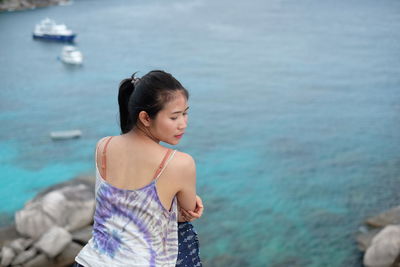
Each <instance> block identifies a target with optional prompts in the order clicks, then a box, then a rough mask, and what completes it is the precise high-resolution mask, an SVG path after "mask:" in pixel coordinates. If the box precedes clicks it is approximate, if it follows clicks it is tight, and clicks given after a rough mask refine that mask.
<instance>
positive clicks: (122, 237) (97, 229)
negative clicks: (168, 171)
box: [75, 136, 178, 267]
mask: <svg viewBox="0 0 400 267" xmlns="http://www.w3.org/2000/svg"><path fill="white" fill-rule="evenodd" d="M111 138H112V136H111V137H110V138H109V139H108V140H107V141H106V144H105V147H104V149H103V151H104V152H103V160H102V168H103V169H105V167H106V166H105V163H106V161H105V151H106V148H107V145H108V142H109V141H110V140H111ZM175 152H176V150H173V151H172V150H171V149H168V151H167V153H166V155H165V156H164V158H163V161H162V162H161V164H160V166H159V168H158V169H157V171H156V173H155V175H154V179H153V180H152V182H151V183H149V184H148V185H146V186H144V187H142V188H139V189H135V190H128V189H121V188H117V187H115V186H113V185H111V184H110V183H108V182H107V181H106V180H105V179H103V177H101V174H100V171H99V169H98V168H97V164H95V165H96V186H95V195H96V208H95V213H94V223H93V231H92V237H91V239H90V240H89V241H88V243H87V244H86V245H85V246H84V247H83V248H82V250H81V251H80V252H79V254H78V255H77V256H76V258H75V261H76V262H78V263H79V264H81V265H83V266H85V267H89V266H90V267H103V266H104V267H105V266H107V267H110V266H112V267H122V266H124V267H127V266H143V267H144V266H146V267H148V266H157V267H158V266H166V267H167V266H168V267H169V266H175V264H176V260H177V255H178V233H177V229H178V226H177V220H178V218H177V214H178V210H177V199H176V196H175V197H174V199H173V201H172V205H171V210H169V211H168V210H167V209H166V208H164V206H163V205H162V203H161V201H160V199H159V197H158V194H157V188H156V183H157V180H158V178H159V177H160V175H161V173H162V172H163V170H164V169H165V167H166V166H167V165H168V162H169V161H170V160H171V159H172V157H173V156H174V154H175ZM96 159H97V148H96ZM103 173H105V172H103Z"/></svg>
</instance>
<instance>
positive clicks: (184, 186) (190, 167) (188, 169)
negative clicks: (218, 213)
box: [177, 152, 196, 211]
mask: <svg viewBox="0 0 400 267" xmlns="http://www.w3.org/2000/svg"><path fill="white" fill-rule="evenodd" d="M179 157H180V160H179V162H180V164H181V166H180V168H179V175H178V176H179V177H178V179H179V181H178V184H179V186H178V192H177V198H178V204H179V206H180V207H181V208H183V209H185V210H192V211H194V210H195V208H196V163H195V161H194V159H193V158H192V156H190V155H189V154H186V153H183V152H180V153H179Z"/></svg>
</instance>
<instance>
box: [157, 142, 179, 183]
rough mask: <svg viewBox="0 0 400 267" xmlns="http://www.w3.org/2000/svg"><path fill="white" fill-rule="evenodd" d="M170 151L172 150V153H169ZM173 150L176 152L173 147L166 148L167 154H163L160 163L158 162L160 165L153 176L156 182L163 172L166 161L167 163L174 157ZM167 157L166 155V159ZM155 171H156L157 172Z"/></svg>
mask: <svg viewBox="0 0 400 267" xmlns="http://www.w3.org/2000/svg"><path fill="white" fill-rule="evenodd" d="M171 152H172V153H171ZM175 152H176V149H175V150H172V149H169V150H168V152H167V154H166V155H165V157H164V159H163V161H162V162H161V164H160V167H159V168H158V170H157V172H156V176H155V178H154V179H155V181H156V182H157V180H158V178H160V176H161V174H162V172H163V171H164V170H165V168H166V167H167V165H168V163H169V162H170V161H171V159H172V158H173V157H174V155H175ZM168 155H170V156H169V157H168ZM167 157H168V159H167ZM164 163H165V164H164ZM157 173H158V174H157Z"/></svg>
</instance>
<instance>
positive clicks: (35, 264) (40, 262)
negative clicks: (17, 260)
mask: <svg viewBox="0 0 400 267" xmlns="http://www.w3.org/2000/svg"><path fill="white" fill-rule="evenodd" d="M43 266H46V267H52V266H54V264H53V263H52V262H51V260H50V259H49V258H48V257H47V256H46V255H44V254H37V255H36V257H34V258H33V259H31V260H30V261H28V262H26V263H25V264H24V267H43Z"/></svg>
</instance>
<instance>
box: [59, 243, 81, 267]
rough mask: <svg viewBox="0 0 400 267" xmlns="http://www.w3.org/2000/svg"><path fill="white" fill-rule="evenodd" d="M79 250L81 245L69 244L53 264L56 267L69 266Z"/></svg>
mask: <svg viewBox="0 0 400 267" xmlns="http://www.w3.org/2000/svg"><path fill="white" fill-rule="evenodd" d="M81 249H82V246H81V245H79V244H77V243H75V242H71V243H69V244H68V246H67V247H66V248H65V249H64V250H63V251H62V253H61V254H60V255H58V256H57V257H56V258H55V259H54V263H55V264H56V266H69V265H71V264H73V263H74V262H75V257H76V255H78V253H79V251H80V250H81Z"/></svg>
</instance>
